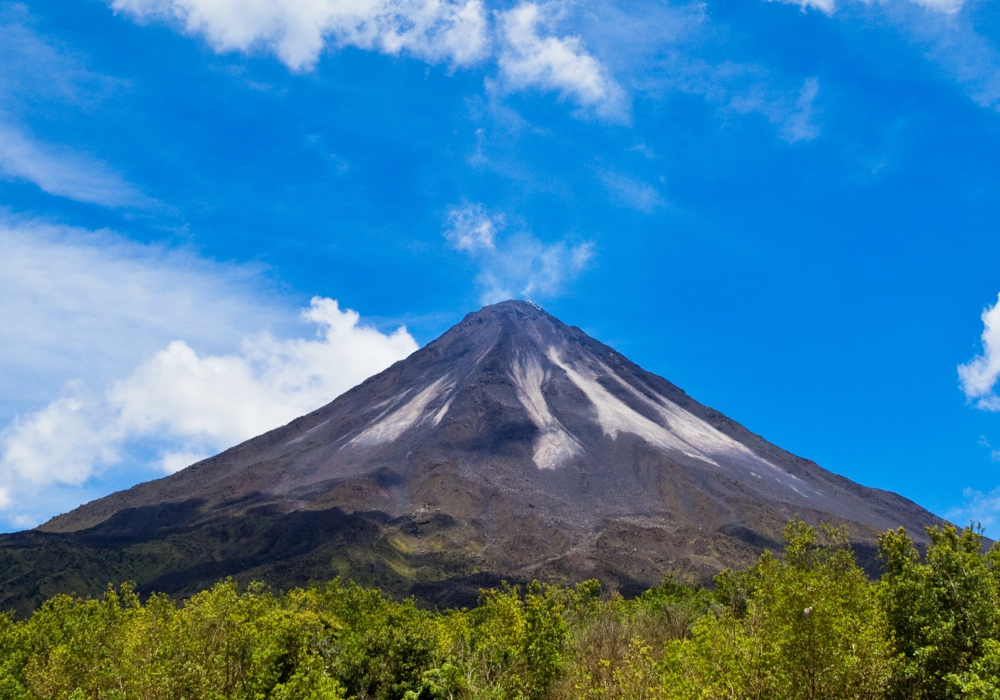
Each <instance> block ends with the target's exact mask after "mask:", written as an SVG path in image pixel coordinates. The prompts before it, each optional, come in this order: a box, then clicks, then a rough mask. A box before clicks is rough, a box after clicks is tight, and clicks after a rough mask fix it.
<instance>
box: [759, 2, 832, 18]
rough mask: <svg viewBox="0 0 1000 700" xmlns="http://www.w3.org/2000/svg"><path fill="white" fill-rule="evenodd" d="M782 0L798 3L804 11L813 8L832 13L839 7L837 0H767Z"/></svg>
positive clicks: (789, 3) (792, 3) (827, 13)
mask: <svg viewBox="0 0 1000 700" xmlns="http://www.w3.org/2000/svg"><path fill="white" fill-rule="evenodd" d="M775 1H777V2H782V3H785V4H787V5H798V6H799V7H801V8H802V11H803V12H805V11H806V10H808V9H810V8H812V9H814V10H819V11H820V12H822V13H823V14H826V15H832V14H833V13H834V12H835V11H836V9H837V0H767V2H775Z"/></svg>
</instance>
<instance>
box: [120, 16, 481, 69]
mask: <svg viewBox="0 0 1000 700" xmlns="http://www.w3.org/2000/svg"><path fill="white" fill-rule="evenodd" d="M111 6H112V7H113V8H114V9H115V10H117V11H120V12H125V13H127V14H130V15H132V16H133V17H135V18H137V19H139V20H148V19H154V18H155V19H171V20H174V21H177V22H179V23H181V24H182V25H183V27H184V30H185V31H186V32H187V33H188V34H197V35H201V36H203V37H204V38H205V40H206V41H208V43H209V44H210V45H211V46H212V48H214V49H215V50H216V51H219V52H223V51H244V52H246V51H251V50H254V49H256V48H263V49H265V50H268V51H271V52H273V53H274V54H275V55H276V56H278V58H279V59H280V60H281V61H282V62H283V63H285V65H287V66H288V67H289V68H291V69H292V70H308V69H309V68H311V67H312V66H313V65H314V64H315V63H316V61H317V60H318V59H319V55H320V53H321V52H322V51H323V49H324V47H325V45H326V43H327V42H328V41H329V42H330V43H331V44H333V45H334V46H336V47H344V46H354V47H357V48H361V49H367V50H375V51H381V52H383V53H387V54H398V53H400V52H401V51H405V52H407V53H409V54H411V55H413V56H416V57H418V58H421V59H424V60H427V61H431V62H438V61H448V62H451V63H453V64H456V65H467V64H470V63H474V62H476V61H478V60H479V59H481V58H482V57H483V56H484V55H485V53H486V52H487V51H488V32H487V29H488V22H487V18H486V14H485V11H484V9H483V6H482V3H481V1H480V0H464V1H462V0H457V1H453V0H310V1H308V2H304V1H303V0H112V2H111Z"/></svg>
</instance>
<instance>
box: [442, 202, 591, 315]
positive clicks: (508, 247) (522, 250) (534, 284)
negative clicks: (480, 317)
mask: <svg viewBox="0 0 1000 700" xmlns="http://www.w3.org/2000/svg"><path fill="white" fill-rule="evenodd" d="M484 217H485V219H486V221H489V222H490V230H491V231H495V230H496V229H498V228H499V227H500V226H501V225H502V224H503V217H502V216H501V215H495V216H493V217H492V218H490V217H489V216H488V215H487V214H485V210H484V208H483V207H482V205H478V204H477V205H466V206H465V207H463V208H460V209H453V210H452V211H451V213H450V214H449V219H454V218H459V219H462V220H469V221H476V222H479V224H480V225H483V224H484V223H485V222H484ZM452 231H453V229H446V230H445V237H446V238H447V239H448V240H449V242H451V244H452V247H454V248H456V249H457V250H463V251H465V252H466V253H468V254H469V255H471V256H472V258H473V260H475V262H476V264H477V265H478V267H479V273H478V275H477V277H476V281H477V283H478V285H479V287H480V290H481V293H480V301H481V302H482V303H483V304H494V303H496V302H498V301H504V300H505V299H515V298H522V299H542V298H545V297H552V296H556V295H558V294H561V293H562V292H564V291H565V288H566V286H567V285H568V284H569V283H570V282H572V281H573V280H574V279H576V278H577V277H579V276H580V274H581V273H583V271H584V270H586V269H587V267H588V266H589V265H590V263H591V262H592V260H593V258H594V244H593V242H592V241H584V242H582V243H576V244H571V243H569V242H568V241H566V240H562V241H556V242H555V243H549V244H546V243H543V242H542V241H540V240H539V239H538V238H537V237H535V236H534V235H532V234H531V233H527V232H521V233H516V234H513V235H511V236H507V237H506V238H504V239H503V240H501V241H493V239H492V238H491V241H492V242H493V244H492V245H490V246H489V247H486V246H481V245H479V246H474V247H469V246H460V245H459V244H458V243H457V242H456V240H461V239H456V237H455V236H454V234H453V233H452Z"/></svg>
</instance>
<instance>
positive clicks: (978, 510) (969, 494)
mask: <svg viewBox="0 0 1000 700" xmlns="http://www.w3.org/2000/svg"><path fill="white" fill-rule="evenodd" d="M962 496H963V498H965V503H963V504H962V505H961V506H958V507H956V508H952V509H951V510H949V511H948V512H947V513H945V516H944V517H945V518H946V519H947V520H950V521H951V522H953V523H955V524H956V525H961V526H963V527H964V526H966V525H969V524H970V523H978V524H980V525H982V526H983V528H984V529H986V530H987V531H991V530H994V529H995V526H996V525H998V524H1000V487H997V488H995V489H993V490H992V491H990V492H988V493H983V492H982V491H976V490H975V489H965V490H964V491H962ZM991 536H992V537H996V534H992V535H991Z"/></svg>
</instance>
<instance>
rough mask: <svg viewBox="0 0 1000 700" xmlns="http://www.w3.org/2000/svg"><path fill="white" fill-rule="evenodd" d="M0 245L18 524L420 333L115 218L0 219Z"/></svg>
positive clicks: (0, 338)
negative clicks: (140, 238)
mask: <svg viewBox="0 0 1000 700" xmlns="http://www.w3.org/2000/svg"><path fill="white" fill-rule="evenodd" d="M0 259H3V260H4V264H3V265H0V298H2V299H3V300H4V302H3V304H0V368H2V371H0V425H3V424H6V427H5V428H4V429H3V430H2V431H0V507H2V502H3V501H4V500H6V501H7V507H6V509H5V510H4V511H3V513H0V520H6V521H7V522H8V523H11V524H14V525H17V526H24V525H33V524H36V523H37V522H39V521H40V520H42V519H45V518H47V517H50V516H52V515H54V514H55V513H56V512H59V510H60V509H65V508H69V507H73V506H75V505H78V504H79V503H80V502H82V501H84V500H89V499H90V498H94V497H97V496H101V495H104V494H105V493H107V492H108V491H110V490H113V488H112V482H114V483H113V486H115V487H121V486H128V485H131V484H132V483H135V481H137V480H140V479H142V478H148V477H149V476H150V475H152V474H154V473H155V472H156V471H160V472H161V473H162V472H163V471H168V472H169V471H173V470H176V469H177V468H179V467H181V466H186V464H185V462H186V463H190V462H192V461H195V460H196V459H197V458H199V457H203V456H205V455H208V454H212V453H214V452H217V451H218V450H220V449H223V448H225V447H227V446H229V445H231V444H234V443H236V442H239V441H240V440H242V439H245V438H248V437H251V436H253V435H256V434H257V433H259V432H263V431H265V430H267V429H269V428H272V427H275V426H277V425H280V424H282V423H284V422H287V421H288V420H290V419H292V418H294V417H295V416H297V415H300V414H302V413H306V412H307V411H309V410H311V409H313V408H316V407H318V406H320V405H322V404H323V403H325V402H327V401H330V400H332V399H333V398H334V397H335V396H336V395H337V394H338V393H340V392H342V391H343V390H345V389H347V388H349V387H350V386H353V384H355V383H357V382H358V381H361V380H362V379H364V378H365V377H367V376H368V375H369V374H372V373H374V372H376V371H378V370H380V369H382V368H384V367H385V366H388V365H389V364H391V363H392V362H393V361H395V360H397V359H400V358H401V357H403V356H405V355H406V354H408V353H409V352H410V351H412V350H413V349H415V348H416V344H415V342H414V341H413V339H412V338H411V337H410V336H409V335H408V334H407V333H406V331H405V330H399V331H396V332H395V333H391V334H384V333H380V332H379V331H377V330H375V329H373V328H368V327H365V326H364V325H362V324H361V323H360V320H359V317H358V315H357V314H356V313H354V312H352V311H342V310H340V309H339V307H338V306H337V305H336V302H333V301H331V300H328V299H327V300H324V299H316V300H314V301H313V303H312V305H311V306H310V307H309V309H308V310H307V311H306V312H305V313H304V314H301V315H300V314H298V313H297V312H296V310H295V308H294V307H292V306H290V305H289V302H288V300H286V299H284V298H282V297H280V296H278V295H277V294H275V293H274V292H273V291H271V289H270V286H269V284H268V283H267V281H266V279H264V278H263V277H262V276H261V274H260V271H259V270H255V269H253V268H246V267H239V266H231V265H220V264H218V263H214V262H212V261H209V260H204V259H201V258H198V257H196V256H193V255H191V254H189V253H185V252H183V251H176V250H170V249H166V248H162V247H157V246H149V245H138V244H135V243H131V242H128V241H126V240H124V239H122V238H120V237H118V236H116V235H114V234H111V233H100V234H94V233H88V232H86V231H81V230H78V229H69V228H65V227H56V226H50V225H45V224H40V223H37V222H24V221H20V222H19V221H12V220H7V221H3V220H0ZM303 322H306V323H308V324H311V325H312V326H313V327H318V328H319V331H320V332H319V335H318V337H317V338H314V339H309V338H303V337H302V323H303ZM109 479H110V480H111V481H109Z"/></svg>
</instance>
